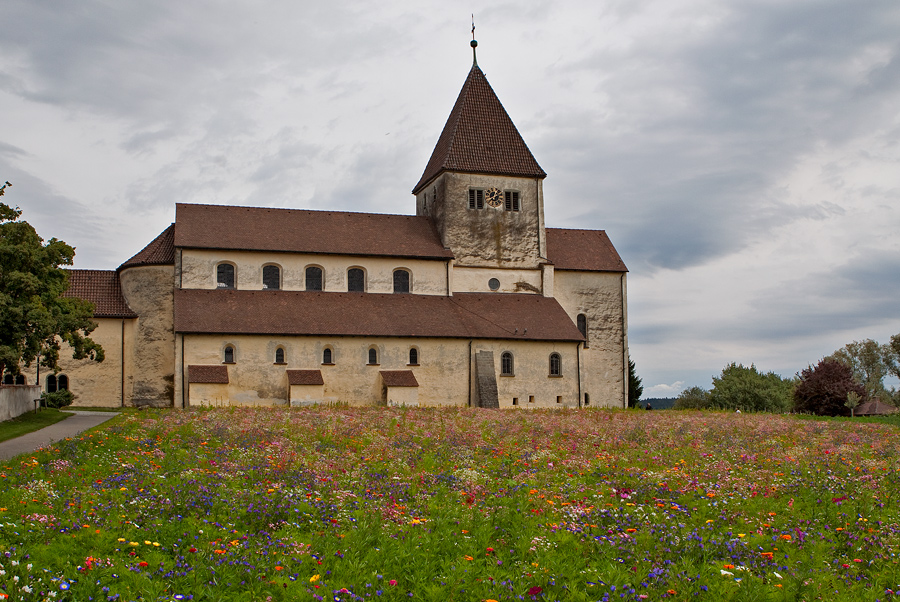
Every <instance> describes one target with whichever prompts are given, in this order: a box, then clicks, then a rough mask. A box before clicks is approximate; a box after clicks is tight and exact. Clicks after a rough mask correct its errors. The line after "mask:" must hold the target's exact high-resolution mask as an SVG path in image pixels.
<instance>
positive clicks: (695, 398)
mask: <svg viewBox="0 0 900 602" xmlns="http://www.w3.org/2000/svg"><path fill="white" fill-rule="evenodd" d="M672 407H673V409H676V410H706V409H708V408H709V391H707V390H706V389H704V388H703V387H697V386H694V387H688V388H687V389H685V390H684V391H682V392H681V393H680V394H679V395H678V399H676V400H675V405H674V406H672Z"/></svg>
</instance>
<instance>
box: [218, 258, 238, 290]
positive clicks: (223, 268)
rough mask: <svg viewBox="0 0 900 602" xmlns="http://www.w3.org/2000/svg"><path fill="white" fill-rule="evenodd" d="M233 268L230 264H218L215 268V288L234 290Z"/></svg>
mask: <svg viewBox="0 0 900 602" xmlns="http://www.w3.org/2000/svg"><path fill="white" fill-rule="evenodd" d="M234 281H235V278H234V266H233V265H231V264H230V263H220V264H219V265H217V266H216V287H217V288H234Z"/></svg>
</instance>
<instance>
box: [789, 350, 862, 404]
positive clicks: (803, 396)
mask: <svg viewBox="0 0 900 602" xmlns="http://www.w3.org/2000/svg"><path fill="white" fill-rule="evenodd" d="M797 377H798V379H799V382H798V383H797V387H796V388H795V389H794V409H795V410H797V411H798V412H809V413H811V414H818V415H820V416H850V414H851V407H850V405H848V403H847V401H848V396H849V395H850V394H851V393H854V394H856V396H857V400H858V399H864V398H865V394H866V389H865V387H863V386H862V385H861V384H859V383H858V382H856V381H855V380H854V379H853V371H852V370H851V369H850V367H849V366H848V365H847V364H844V363H843V362H839V361H837V360H836V359H834V358H831V357H826V358H825V359H823V360H822V361H820V362H819V363H818V364H817V365H816V366H815V367H813V366H809V367H808V368H806V369H804V370H803V371H802V372H800V374H798V375H797Z"/></svg>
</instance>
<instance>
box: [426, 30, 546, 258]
mask: <svg viewBox="0 0 900 602" xmlns="http://www.w3.org/2000/svg"><path fill="white" fill-rule="evenodd" d="M471 44H472V57H473V61H472V68H471V70H470V71H469V75H468V77H467V78H466V81H465V83H464V84H463V87H462V90H460V93H459V97H457V99H456V104H454V105H453V110H452V111H450V117H449V118H448V119H447V123H446V124H445V125H444V129H443V131H442V132H441V135H440V137H439V138H438V142H437V145H435V147H434V151H433V152H432V154H431V158H430V159H429V161H428V164H427V166H426V167H425V171H424V172H423V173H422V177H421V178H420V179H419V182H418V183H417V184H416V185H415V187H414V188H413V191H412V192H413V194H414V195H416V215H421V216H428V217H430V218H431V219H432V220H433V221H434V223H435V225H436V226H437V229H438V232H439V233H440V236H441V240H442V241H443V243H444V246H445V247H448V248H449V249H450V250H451V251H453V254H454V255H455V257H456V265H457V266H459V267H485V268H537V267H538V266H539V265H541V264H543V263H546V257H547V242H546V236H545V233H544V198H543V188H542V184H543V180H544V178H545V177H547V174H546V173H545V172H544V170H543V169H541V166H540V165H538V163H537V161H536V160H535V158H534V156H533V155H532V154H531V151H530V150H529V149H528V146H527V145H526V144H525V141H524V140H523V139H522V136H521V135H520V134H519V131H518V130H517V129H516V126H515V125H514V124H513V122H512V119H510V117H509V115H508V114H507V113H506V109H504V108H503V105H502V104H501V103H500V100H499V99H498V98H497V95H496V94H495V93H494V90H493V88H491V85H490V84H489V83H488V81H487V78H486V77H485V76H484V73H483V72H482V71H481V68H480V67H479V66H478V62H477V60H475V48H476V47H477V46H478V42H476V41H475V40H472V43H471Z"/></svg>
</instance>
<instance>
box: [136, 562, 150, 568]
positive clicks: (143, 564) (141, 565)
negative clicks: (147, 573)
mask: <svg viewBox="0 0 900 602" xmlns="http://www.w3.org/2000/svg"><path fill="white" fill-rule="evenodd" d="M138 566H139V567H141V568H144V567H145V566H150V565H149V564H147V563H146V562H144V561H143V560H141V561H140V562H139V563H138Z"/></svg>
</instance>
